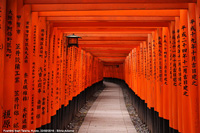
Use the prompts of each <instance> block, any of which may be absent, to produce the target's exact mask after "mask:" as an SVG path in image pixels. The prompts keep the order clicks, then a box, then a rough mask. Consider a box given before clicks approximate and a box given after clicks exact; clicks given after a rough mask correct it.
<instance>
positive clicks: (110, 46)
mask: <svg viewBox="0 0 200 133" xmlns="http://www.w3.org/2000/svg"><path fill="white" fill-rule="evenodd" d="M138 45H139V43H138V44H135V45H130V44H123V45H116V44H107V45H105V44H96V45H93V44H82V45H80V44H79V47H80V48H85V47H101V48H103V47H105V48H113V47H115V48H135V47H137V46H138Z"/></svg>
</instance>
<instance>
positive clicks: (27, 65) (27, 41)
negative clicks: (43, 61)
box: [22, 5, 31, 130]
mask: <svg viewBox="0 0 200 133" xmlns="http://www.w3.org/2000/svg"><path fill="white" fill-rule="evenodd" d="M23 13H24V32H23V34H24V41H23V80H22V84H23V87H22V100H23V102H22V116H23V117H22V129H25V130H26V129H30V121H31V117H30V116H31V110H30V109H31V103H30V101H31V93H30V91H31V53H30V52H31V6H30V5H25V6H24V12H23Z"/></svg>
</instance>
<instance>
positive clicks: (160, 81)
mask: <svg viewBox="0 0 200 133" xmlns="http://www.w3.org/2000/svg"><path fill="white" fill-rule="evenodd" d="M162 44H163V40H162V28H159V29H158V75H159V79H158V88H157V90H158V96H159V97H158V100H157V101H158V105H159V106H158V110H159V111H158V112H159V117H163V71H162V66H163V58H162V57H163V45H162Z"/></svg>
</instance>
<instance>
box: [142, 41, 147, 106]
mask: <svg viewBox="0 0 200 133" xmlns="http://www.w3.org/2000/svg"><path fill="white" fill-rule="evenodd" d="M143 76H144V85H143V87H144V88H143V91H144V93H143V97H144V100H145V103H147V102H146V100H147V87H148V86H147V44H146V42H145V41H144V42H143Z"/></svg>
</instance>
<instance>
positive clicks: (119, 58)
mask: <svg viewBox="0 0 200 133" xmlns="http://www.w3.org/2000/svg"><path fill="white" fill-rule="evenodd" d="M98 58H99V59H112V60H113V59H116V60H121V59H125V58H126V57H113V56H106V57H101V56H100V57H98Z"/></svg>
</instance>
